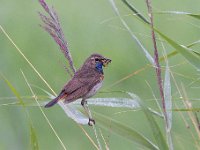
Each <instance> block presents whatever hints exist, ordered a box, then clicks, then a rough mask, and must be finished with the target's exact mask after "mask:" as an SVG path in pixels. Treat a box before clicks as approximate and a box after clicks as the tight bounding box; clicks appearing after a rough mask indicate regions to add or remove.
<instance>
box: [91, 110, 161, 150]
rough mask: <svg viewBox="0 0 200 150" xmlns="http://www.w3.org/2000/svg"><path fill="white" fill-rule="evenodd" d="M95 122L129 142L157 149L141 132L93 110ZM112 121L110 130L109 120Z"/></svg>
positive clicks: (153, 149)
mask: <svg viewBox="0 0 200 150" xmlns="http://www.w3.org/2000/svg"><path fill="white" fill-rule="evenodd" d="M93 115H95V119H96V121H97V123H98V124H99V125H100V126H101V127H103V128H104V129H106V130H108V131H112V132H113V133H115V134H116V135H119V136H122V137H123V138H126V139H128V140H129V141H131V142H135V143H138V144H140V145H142V146H144V147H147V148H149V149H152V150H157V149H158V148H157V146H156V145H154V144H153V143H152V142H151V141H150V140H148V139H147V138H146V137H144V136H143V135H142V134H140V133H139V132H137V131H136V130H134V129H132V128H130V127H127V126H125V125H123V124H121V123H119V122H117V121H115V120H113V119H111V118H108V117H106V116H103V115H101V114H99V113H96V112H93ZM111 121H112V130H110V122H111Z"/></svg>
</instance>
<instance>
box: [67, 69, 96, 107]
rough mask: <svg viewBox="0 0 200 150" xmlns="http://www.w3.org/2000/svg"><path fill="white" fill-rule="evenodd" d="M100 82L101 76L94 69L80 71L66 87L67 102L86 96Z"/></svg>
mask: <svg viewBox="0 0 200 150" xmlns="http://www.w3.org/2000/svg"><path fill="white" fill-rule="evenodd" d="M98 82H100V77H99V75H98V74H95V72H93V71H80V72H78V73H76V75H75V76H74V77H73V78H72V80H70V81H69V82H68V83H67V84H66V85H65V87H64V92H65V94H66V95H67V97H66V98H65V102H66V103H69V102H72V101H74V100H76V99H78V98H82V97H84V96H85V95H86V94H87V93H88V92H89V91H90V90H91V89H92V88H93V87H94V86H95V85H96V84H97V83H98Z"/></svg>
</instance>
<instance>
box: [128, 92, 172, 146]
mask: <svg viewBox="0 0 200 150" xmlns="http://www.w3.org/2000/svg"><path fill="white" fill-rule="evenodd" d="M128 94H129V95H130V96H131V97H132V98H133V99H135V97H138V96H137V95H135V94H133V93H128ZM138 102H139V103H140V107H141V109H142V110H143V112H144V114H145V115H146V117H147V120H148V121H149V124H150V127H151V130H152V133H153V136H154V138H155V140H156V142H157V145H158V147H159V149H161V150H168V147H167V143H166V140H165V139H164V137H163V134H162V132H161V130H160V128H159V126H158V124H157V122H156V121H155V119H154V117H153V115H152V113H151V112H150V111H149V109H148V107H146V106H145V104H144V103H143V102H142V101H141V100H140V98H139V97H138Z"/></svg>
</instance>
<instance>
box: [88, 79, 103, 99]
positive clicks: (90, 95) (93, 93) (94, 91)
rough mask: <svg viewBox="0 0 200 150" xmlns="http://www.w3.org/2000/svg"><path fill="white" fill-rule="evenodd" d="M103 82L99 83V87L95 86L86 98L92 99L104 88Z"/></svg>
mask: <svg viewBox="0 0 200 150" xmlns="http://www.w3.org/2000/svg"><path fill="white" fill-rule="evenodd" d="M102 83H103V81H102V82H99V83H98V84H97V85H95V86H94V87H93V88H92V89H91V90H90V91H89V93H88V94H87V95H86V98H90V97H92V96H93V95H95V94H96V93H97V91H98V90H99V89H100V88H101V86H102Z"/></svg>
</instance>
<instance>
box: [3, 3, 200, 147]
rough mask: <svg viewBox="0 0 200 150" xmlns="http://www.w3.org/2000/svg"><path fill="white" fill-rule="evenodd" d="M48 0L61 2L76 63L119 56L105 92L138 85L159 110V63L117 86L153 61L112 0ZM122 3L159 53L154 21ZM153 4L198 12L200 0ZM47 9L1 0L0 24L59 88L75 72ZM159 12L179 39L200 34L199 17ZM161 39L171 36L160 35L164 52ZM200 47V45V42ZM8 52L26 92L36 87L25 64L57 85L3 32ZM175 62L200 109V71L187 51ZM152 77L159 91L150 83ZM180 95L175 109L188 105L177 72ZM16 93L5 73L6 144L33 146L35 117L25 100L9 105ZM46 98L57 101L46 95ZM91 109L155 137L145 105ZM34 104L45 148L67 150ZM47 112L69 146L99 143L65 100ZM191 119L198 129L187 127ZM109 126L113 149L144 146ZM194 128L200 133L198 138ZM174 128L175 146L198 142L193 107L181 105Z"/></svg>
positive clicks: (6, 64)
mask: <svg viewBox="0 0 200 150" xmlns="http://www.w3.org/2000/svg"><path fill="white" fill-rule="evenodd" d="M47 3H48V4H49V6H51V5H53V6H54V8H55V9H56V12H57V13H58V15H59V18H60V22H61V26H62V27H63V31H64V34H65V36H66V39H67V41H68V43H69V48H70V51H71V54H72V56H73V60H74V64H75V66H76V68H79V67H80V66H81V64H82V63H83V61H84V60H85V59H86V58H87V57H88V56H89V55H90V54H91V53H100V54H102V55H104V56H106V57H108V58H111V59H112V64H111V65H109V67H108V68H106V69H105V71H104V72H105V81H104V86H103V88H102V89H101V92H103V91H105V92H106V91H117V90H122V91H130V92H133V93H135V94H137V95H138V96H139V97H140V98H141V99H142V100H143V101H145V103H146V104H147V105H148V106H149V107H151V108H153V109H155V110H157V111H159V110H158V108H157V107H156V103H155V100H154V96H153V94H152V92H153V93H154V94H155V96H156V97H157V98H158V99H159V101H160V97H159V92H158V87H157V82H156V76H155V71H154V69H153V68H152V67H149V68H148V69H145V70H144V71H142V72H140V73H138V74H136V75H134V76H131V77H130V78H128V79H126V80H124V81H122V82H120V83H118V84H115V85H114V86H112V85H113V84H114V83H115V82H117V81H119V80H120V79H122V78H123V77H126V76H128V75H130V74H132V73H133V72H135V71H138V70H140V69H142V68H144V67H145V66H146V65H147V64H148V63H149V62H148V61H147V59H146V58H145V56H144V54H143V53H142V51H141V49H140V47H139V46H138V45H137V44H136V43H135V41H134V40H133V39H132V38H131V36H130V35H129V33H128V32H127V31H126V30H125V28H124V27H123V25H122V24H121V23H120V21H119V19H118V17H116V15H115V13H114V11H113V9H112V6H111V5H110V3H109V1H108V0H97V1H94V0H85V1H74V0H57V1H53V0H51V1H50V0H47ZM116 3H117V7H118V8H119V10H120V13H121V15H122V16H123V18H124V19H125V21H126V22H127V23H128V25H129V26H130V27H131V30H132V31H133V32H134V34H135V35H136V36H137V37H138V38H139V39H140V40H141V41H142V43H143V45H144V46H145V47H146V48H147V49H148V51H149V52H150V53H151V54H153V46H152V39H151V32H150V30H149V28H147V27H146V26H145V25H144V24H143V23H141V22H140V21H138V20H137V19H136V17H135V16H134V15H131V14H132V12H131V11H130V10H129V9H128V8H127V7H126V6H125V5H124V4H123V3H122V2H121V1H120V0H116ZM130 3H131V4H132V5H134V6H135V7H136V8H137V9H138V10H139V11H140V12H141V13H142V14H143V15H144V16H145V17H148V15H147V9H146V4H145V1H141V0H134V1H133V0H130ZM152 6H153V11H154V12H159V11H170V10H171V11H172V10H173V11H184V12H191V13H194V14H198V13H199V12H200V9H199V6H200V1H199V0H190V1H188V0H177V1H174V0H168V1H164V0H160V1H153V4H152ZM39 11H40V12H43V13H44V11H43V9H42V7H41V6H40V5H39V3H38V1H36V0H32V1H30V0H29V1H25V0H17V1H13V0H0V25H1V26H2V27H3V28H4V29H5V30H6V31H7V33H8V34H9V35H10V37H11V38H12V39H13V41H14V42H15V43H16V44H17V46H18V47H19V48H20V49H21V50H22V52H23V53H24V54H25V55H26V56H27V58H28V59H29V60H30V61H31V62H32V64H33V65H34V66H35V67H36V68H37V69H38V71H39V72H40V73H41V74H42V75H43V77H44V78H45V79H46V81H47V82H48V83H49V84H50V85H51V86H52V88H53V89H54V90H55V91H56V92H57V93H58V92H59V91H60V89H61V88H62V86H63V85H64V84H65V82H67V81H68V80H69V79H70V77H69V75H68V74H67V73H66V71H65V69H64V67H63V66H64V65H63V64H65V63H66V59H65V58H64V56H63V54H62V53H61V52H60V50H59V48H58V46H57V45H56V44H55V42H54V41H53V40H52V38H51V37H50V36H49V35H48V34H47V33H46V32H45V31H44V30H43V29H42V28H40V26H39V24H41V20H40V18H39V16H38V12H39ZM154 17H155V26H156V27H157V28H158V29H159V30H160V31H161V32H163V33H164V34H166V35H167V36H169V37H171V38H172V39H173V40H175V41H177V43H179V44H182V45H188V44H190V43H193V42H195V41H198V40H199V35H200V28H199V27H200V21H199V20H197V19H194V18H191V17H189V16H185V15H173V14H171V15H167V14H155V15H154ZM160 41H163V40H161V39H160V40H158V48H159V54H160V56H162V55H163V49H162V46H161V44H160ZM164 45H165V48H166V51H167V53H170V52H171V51H173V50H174V49H173V48H172V47H170V46H169V45H168V44H167V43H165V42H164ZM192 48H193V49H194V50H196V51H198V52H200V51H199V48H200V46H199V45H198V44H196V45H195V46H194V47H192ZM0 52H1V53H0V73H1V74H3V75H4V76H5V77H6V78H7V79H8V80H9V81H10V82H11V83H12V84H13V85H14V87H15V88H16V89H17V90H18V91H19V93H20V94H21V95H22V96H31V93H30V90H29V88H28V87H27V85H26V83H25V81H24V78H23V76H22V73H21V71H20V69H21V70H22V71H23V72H24V74H25V75H26V77H27V78H28V80H29V82H30V83H31V84H33V85H37V86H39V87H41V88H43V89H45V90H47V91H49V89H48V88H47V87H46V85H45V84H44V83H43V82H41V80H40V79H39V77H38V76H37V75H36V74H35V72H34V71H33V70H32V69H31V68H30V67H29V65H28V64H27V62H26V61H25V60H24V59H23V58H22V56H21V55H20V54H19V53H18V52H17V50H16V49H15V48H14V46H13V45H12V44H11V43H10V41H9V40H8V39H7V38H6V36H5V35H4V34H3V33H2V32H0ZM169 63H170V69H171V71H172V72H173V75H174V77H175V80H176V82H177V84H178V85H179V86H180V87H181V84H183V86H184V87H185V88H186V91H187V96H188V98H189V99H190V100H191V102H192V105H193V106H195V107H197V108H198V107H199V106H200V105H199V102H198V100H199V96H200V95H199V81H198V78H199V73H198V72H197V71H196V70H195V69H194V68H193V67H192V66H191V65H190V64H189V63H188V62H187V61H186V60H185V59H184V58H183V57H182V56H181V55H179V54H178V55H176V56H173V57H171V58H170V59H169ZM164 65H165V63H163V62H162V63H161V66H162V68H163V74H164ZM147 82H148V83H149V85H150V86H151V88H152V90H151V89H150V88H149V86H148V85H147ZM34 92H35V93H36V94H37V95H44V93H43V92H42V91H41V90H38V89H36V88H34ZM49 92H50V91H49ZM172 94H173V108H177V107H178V108H184V105H183V104H182V100H181V99H180V95H179V94H178V91H177V88H176V87H175V84H174V81H173V79H172ZM13 96H14V95H13V94H12V92H11V91H10V89H9V87H8V86H7V85H6V83H5V82H4V81H3V79H2V78H0V106H1V107H0V122H1V123H0V149H1V150H11V149H15V150H27V149H31V147H30V134H29V132H30V131H29V124H28V121H27V116H26V114H25V113H24V111H23V109H22V107H20V106H2V104H6V103H9V102H13V101H15V100H13V99H11V97H13ZM118 96H121V95H118V94H117V93H114V92H111V93H99V94H97V95H96V97H118ZM6 98H8V99H6ZM24 101H26V99H24ZM46 101H49V100H48V99H46ZM175 104H176V106H175ZM91 110H93V111H96V112H99V113H101V114H104V115H106V116H108V117H111V118H113V119H115V120H118V121H119V122H121V123H123V124H125V125H127V126H129V127H132V128H134V129H136V130H137V131H138V132H141V133H142V134H144V135H145V136H146V137H148V138H149V139H152V141H153V142H154V140H153V138H152V133H151V130H150V128H149V125H148V122H147V120H146V118H145V116H144V115H143V113H142V112H141V111H127V112H126V113H118V114H116V113H117V112H121V111H125V110H127V109H116V108H108V107H106V108H103V107H91ZM28 111H29V113H30V117H31V119H32V121H33V126H34V127H35V131H36V136H37V139H38V143H39V148H40V149H41V150H45V149H49V150H50V149H52V150H55V149H58V150H59V149H62V147H61V145H60V143H59V141H58V140H57V138H56V137H55V135H54V134H53V132H52V130H51V129H50V127H49V125H48V124H47V122H46V120H45V119H44V117H43V115H42V114H41V112H40V110H39V109H38V107H28ZM44 111H45V113H46V114H47V116H48V118H49V120H50V121H51V123H52V124H53V126H54V127H55V130H56V131H57V133H58V135H59V137H60V138H61V139H62V141H63V142H64V144H65V145H66V147H67V149H70V150H77V149H85V150H88V149H95V148H94V146H93V145H92V144H91V143H90V141H89V140H88V138H87V137H86V135H85V134H84V133H83V131H82V130H81V129H80V128H79V126H78V125H77V124H76V123H75V122H74V121H72V120H71V119H69V118H68V117H67V116H66V115H65V113H64V112H63V110H61V108H60V107H59V106H55V107H52V108H51V109H44ZM183 118H185V120H183ZM185 121H186V122H187V123H188V125H189V126H190V128H187V127H186V123H185ZM158 122H159V125H160V126H161V129H162V130H163V131H164V125H163V121H162V120H161V119H158ZM97 126H98V122H97ZM84 129H85V130H86V131H87V132H88V133H89V135H90V136H91V137H93V138H94V133H93V131H92V130H91V128H90V127H87V126H85V127H84ZM110 130H112V123H110ZM102 132H103V135H104V138H106V140H107V143H108V145H109V148H110V149H112V150H113V149H115V150H120V149H126V150H132V149H143V148H144V147H141V146H140V145H138V144H135V143H132V142H130V141H127V140H126V139H124V138H123V137H120V136H117V135H115V134H113V133H111V132H107V131H104V130H103V129H102ZM163 133H164V132H163ZM191 134H194V135H193V136H194V137H192V136H191ZM172 135H173V142H174V146H175V149H185V150H187V149H197V147H196V145H195V140H198V137H197V136H196V133H195V130H194V128H193V126H192V124H191V120H190V119H189V117H188V115H187V112H176V111H175V112H173V125H172ZM94 140H95V138H94Z"/></svg>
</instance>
